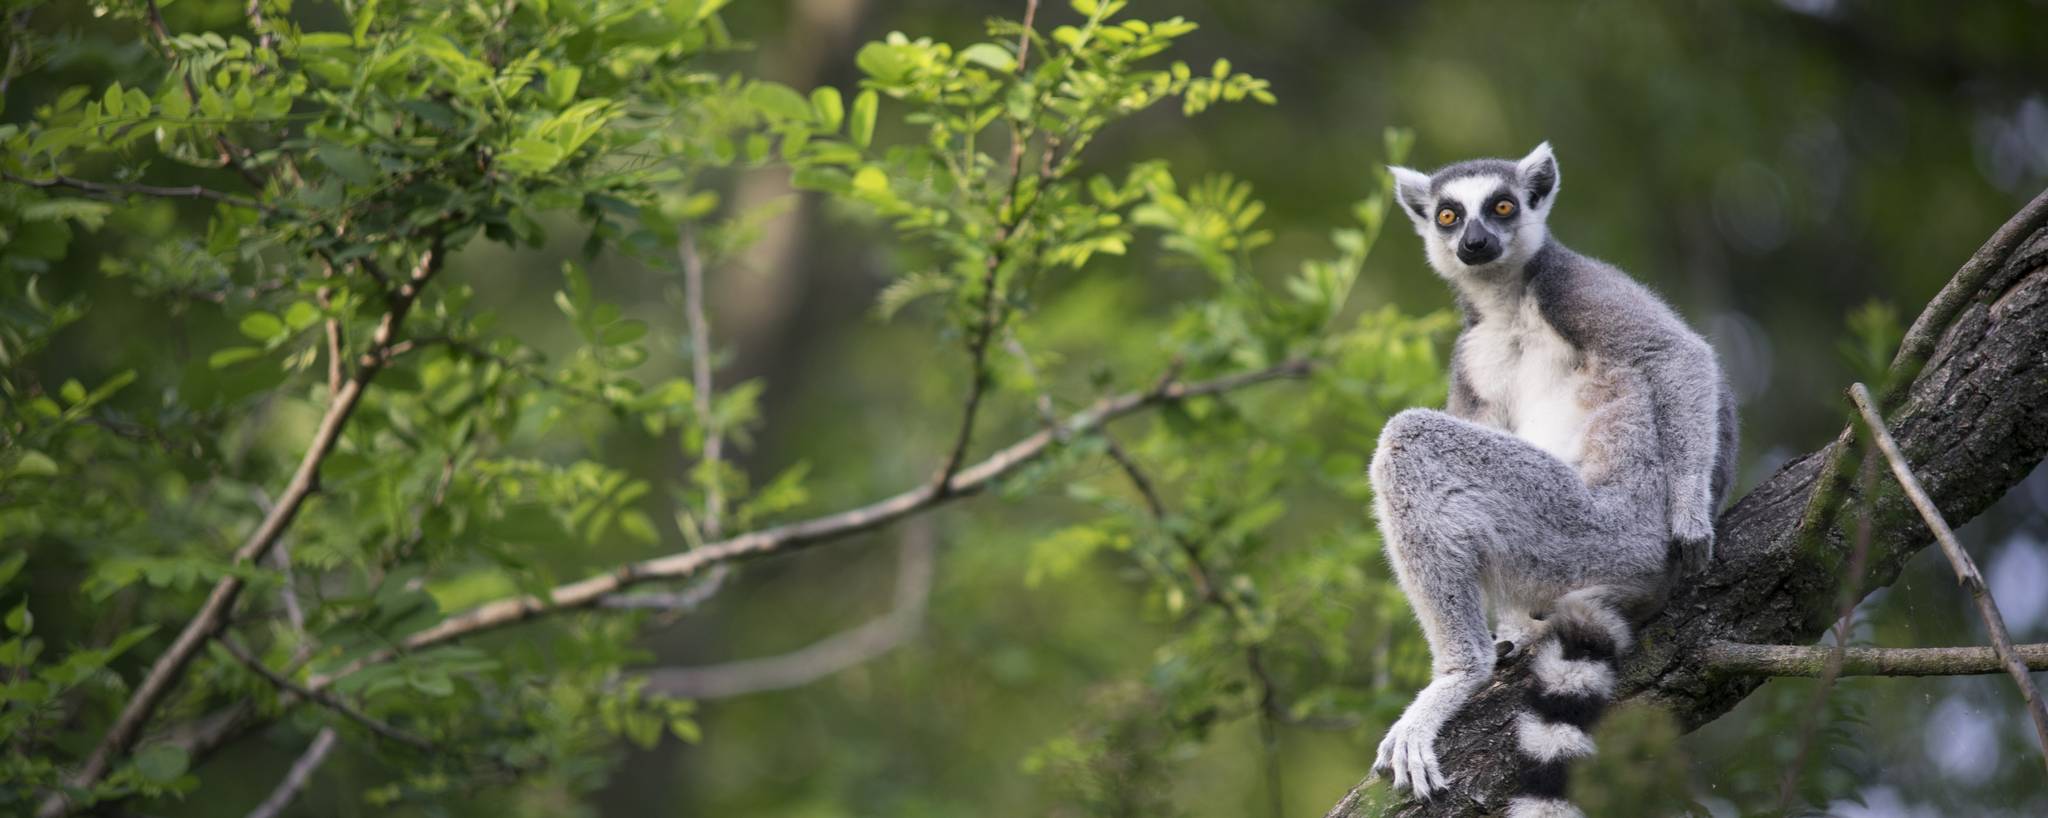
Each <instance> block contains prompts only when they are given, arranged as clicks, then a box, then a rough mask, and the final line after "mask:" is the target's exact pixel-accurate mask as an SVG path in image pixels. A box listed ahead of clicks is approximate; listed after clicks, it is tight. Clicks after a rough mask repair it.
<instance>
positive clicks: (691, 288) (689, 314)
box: [676, 224, 732, 607]
mask: <svg viewBox="0 0 2048 818" xmlns="http://www.w3.org/2000/svg"><path fill="white" fill-rule="evenodd" d="M676 255H677V257H678V259H679V260H680V261H681V262H682V265H683V317H684V320H685V322H686V323H688V324H689V327H690V380H691V385H692V386H694V387H696V388H694V389H692V390H691V393H692V397H693V398H694V400H693V401H692V405H693V406H694V407H695V410H696V413H697V425H698V427H699V428H701V429H702V430H703V434H704V449H703V455H702V457H703V463H702V468H703V470H704V517H703V521H702V522H701V523H700V524H699V525H698V529H699V531H700V532H701V533H702V534H703V536H704V539H707V540H716V539H718V538H719V537H722V536H725V490H724V489H723V488H722V487H721V484H720V481H721V480H722V479H723V477H722V476H721V475H720V474H719V469H720V466H721V464H722V463H723V462H724V458H725V433H724V432H725V430H723V429H720V428H719V426H718V414H717V413H716V412H715V411H714V410H713V407H712V401H711V397H712V392H711V390H712V388H713V382H712V380H711V363H712V360H711V359H712V357H713V356H712V354H711V320H710V316H709V315H708V314H707V311H706V310H705V307H704V303H705V301H704V256H703V254H701V253H699V252H698V251H697V232H696V228H695V227H694V226H692V225H688V224H686V225H683V235H682V238H681V239H680V240H679V241H678V242H677V245H676ZM730 573H732V567H731V566H729V565H726V564H724V563H720V564H718V565H717V566H715V567H713V568H712V569H711V573H710V575H709V576H706V577H705V578H704V582H703V584H701V585H699V586H697V587H696V588H692V589H691V590H692V591H693V592H695V596H696V597H697V600H696V602H695V603H693V604H692V605H691V607H695V606H696V604H701V602H702V601H703V600H704V599H709V598H710V597H712V596H713V595H715V594H717V593H718V590H719V589H720V588H723V587H725V580H726V576H727V575H728V574H730Z"/></svg>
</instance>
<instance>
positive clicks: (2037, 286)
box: [1332, 192, 2048, 816]
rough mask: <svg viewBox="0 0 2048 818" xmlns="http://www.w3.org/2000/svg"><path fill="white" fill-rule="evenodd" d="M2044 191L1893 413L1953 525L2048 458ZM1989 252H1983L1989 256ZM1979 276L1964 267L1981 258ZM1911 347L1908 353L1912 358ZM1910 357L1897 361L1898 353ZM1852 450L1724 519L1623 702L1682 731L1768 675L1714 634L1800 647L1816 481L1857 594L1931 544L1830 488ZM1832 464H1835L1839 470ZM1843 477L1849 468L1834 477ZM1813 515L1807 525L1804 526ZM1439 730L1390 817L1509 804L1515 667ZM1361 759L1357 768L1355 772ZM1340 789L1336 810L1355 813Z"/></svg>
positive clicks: (1824, 574)
mask: <svg viewBox="0 0 2048 818" xmlns="http://www.w3.org/2000/svg"><path fill="white" fill-rule="evenodd" d="M2044 208H2048V192H2044V193H2043V194H2042V196H2041V197H2039V198H2036V199H2035V200H2034V201H2033V203H2032V204H2029V205H2028V206H2027V207H2026V208H2025V209H2023V210H2021V211H2020V213H2019V214H2018V215H2017V216H2015V217H2014V219H2013V220H2012V221H2010V222H2008V223H2007V225H2006V227H2005V228H2003V229H2001V230H1999V231H1998V233H1997V234H1996V235H1994V236H1993V237H1992V239H1991V241H1989V242H1987V243H1986V244H1985V246H1984V249H1981V250H1979V251H1978V252H1977V254H1976V256H1974V257H1973V258H1983V259H1986V261H1985V262H1982V263H1976V262H1973V263H1972V264H1970V265H1966V266H1965V268H1964V270H1963V272H1967V273H1971V277H1972V278H1973V279H1974V280H1970V281H1964V280H1962V278H1963V277H1962V276H1960V275H1959V277H1958V280H1956V281H1952V282H1951V283H1950V285H1949V287H1947V288H1944V293H1951V295H1945V296H1938V297H1937V298H1936V303H1935V304H1933V305H1931V306H1930V307H1929V308H1928V312H1927V313H1924V314H1923V315H1922V316H1921V317H1920V319H1919V320H1917V321H1915V323H1914V326H1915V327H1918V328H1920V331H1919V332H1917V333H1909V337H1911V336H1914V335H1920V336H1925V335H1928V334H1930V333H1931V334H1932V338H1933V340H1932V342H1931V343H1928V342H1926V341H1911V342H1910V343H1909V347H1910V349H1909V351H1910V350H1911V349H1923V348H1924V350H1925V362H1924V365H1923V366H1919V367H1917V368H1912V371H1914V372H1915V373H1916V374H1915V375H1914V376H1912V377H1909V378H1904V379H1897V380H1895V381H1894V383H1893V386H1892V388H1893V389H1895V390H1897V392H1896V395H1895V401H1896V403H1895V406H1894V408H1892V409H1891V410H1889V411H1891V417H1890V418H1889V422H1890V426H1891V431H1892V434H1893V435H1894V436H1895V437H1896V443H1897V445H1898V449H1899V451H1900V454H1901V455H1902V457H1903V459H1904V460H1906V461H1907V462H1910V463H1912V464H1913V471H1914V472H1915V473H1916V474H1917V475H1918V476H1919V477H1920V479H1921V480H1922V481H1923V488H1924V489H1925V494H1926V495H1927V498H1928V499H1929V500H1931V501H1932V503H1933V506H1934V507H1935V508H1936V509H1938V510H1939V511H1940V512H1941V514H1942V515H1944V516H1945V517H1946V518H1947V519H1951V520H1967V519H1969V518H1971V517H1973V516H1975V515H1976V514H1977V513H1978V512H1980V511H1982V510H1983V509H1984V508H1986V507H1987V506H1989V505H1991V504H1992V503H1993V502H1995V501H1997V500H1998V499H1999V498H2000V497H2002V496H2004V495H2005V493H2006V492H2007V490H2008V489H2010V488H2011V487H2012V486H2014V485H2016V484H2017V483H2019V481H2020V480H2021V479H2022V478H2024V477H2026V475H2027V474H2028V473H2029V472H2031V471H2032V470H2033V469H2034V468H2035V467H2036V466H2037V465H2039V464H2040V463H2041V460H2042V457H2043V455H2044V454H2048V232H2044V229H2043V227H2042V224H2043V219H2044V218H2048V217H2044V216H2043V211H2044ZM1992 260H1995V261H1992ZM1980 267H1981V268H1982V271H1981V272H1973V271H1975V270H1977V269H1978V268H1980ZM1915 354H1918V353H1915ZM1911 359H1912V356H1908V357H1907V358H1906V359H1905V360H1906V361H1907V362H1910V361H1911ZM1850 445H1854V443H1853V442H1852V440H1851V436H1850V435H1847V434H1846V433H1845V434H1844V435H1843V436H1842V437H1840V438H1838V439H1837V440H1836V442H1835V443H1833V444H1832V445H1830V446H1828V447H1825V448H1822V449H1820V450H1818V451H1816V452H1813V453H1810V454H1808V455H1805V456H1803V457H1799V458H1796V459H1794V460H1793V461H1791V462H1789V463H1787V464H1786V465H1785V466H1784V467H1782V468H1780V469H1779V470H1778V472H1777V473H1776V474H1774V475H1772V476H1771V477H1769V478H1768V479H1766V480H1764V481H1763V483H1762V484H1760V485H1758V486H1757V487H1756V489H1755V490H1753V491H1751V492H1750V493H1749V494H1748V495H1747V496H1744V497H1743V498H1741V499H1740V500H1738V501H1736V502H1735V504H1734V505H1733V506H1732V507H1730V508H1729V509H1728V510H1727V511H1726V512H1725V513H1723V514H1722V515H1721V516H1720V518H1719V520H1718V525H1717V526H1716V533H1717V539H1718V541H1719V543H1720V544H1721V545H1720V547H1718V548H1717V549H1716V551H1717V552H1718V555H1717V557H1716V561H1715V563H1714V566H1713V570H1712V571H1710V572H1708V573H1706V574H1702V575H1699V576H1697V577H1694V578H1691V579H1690V581H1688V582H1686V583H1682V584H1681V585H1680V587H1678V588H1676V589H1675V590H1674V592H1673V594H1672V597H1671V600H1670V602H1669V603H1668V604H1667V605H1666V606H1665V608H1664V610H1663V612H1662V613H1660V614H1658V615H1657V616H1656V617H1654V618H1653V619H1651V620H1650V622H1648V623H1647V624H1646V625H1645V627H1644V629H1643V638H1642V639H1640V640H1639V643H1640V645H1641V647H1640V648H1639V649H1638V650H1637V652H1636V653H1635V654H1634V655H1633V656H1631V657H1630V658H1629V660H1628V661H1627V662H1626V663H1625V666H1624V669H1623V679H1622V689H1621V690H1620V691H1619V692H1620V693H1621V694H1622V695H1625V696H1643V697H1646V698H1647V699H1648V700H1650V701H1652V702H1654V703H1656V704H1658V705H1660V706H1662V707H1664V708H1665V709H1667V710H1668V711H1669V712H1670V713H1671V714H1672V715H1674V716H1675V717H1676V718H1677V720H1678V721H1679V722H1680V723H1681V724H1682V725H1684V726H1685V727H1686V728H1687V729H1691V728H1696V727H1698V726H1700V725H1702V724H1705V723H1706V722H1709V721H1712V720H1713V719H1715V718H1716V717H1718V716H1720V715H1721V714H1722V713H1725V712H1727V711H1728V710H1729V709H1730V708H1732V707H1734V706H1735V705H1736V704H1737V703H1739V702H1741V701H1742V700H1743V699H1744V698H1745V697H1747V696H1748V695H1749V694H1750V692H1752V691H1753V690H1755V689H1756V687H1757V686H1758V685H1759V684H1762V682H1763V680H1764V678H1765V677H1762V676H1758V675H1755V674H1745V673H1729V672H1726V671H1724V670H1722V669H1720V668H1717V667H1715V666H1714V665H1713V664H1711V663H1710V662H1708V661H1707V660H1706V657H1707V655H1708V653H1709V650H1708V649H1709V646H1711V645H1713V644H1715V643H1719V642H1736V643H1746V644H1760V645H1771V644H1808V643H1811V642H1812V641H1814V640H1815V639H1816V638H1818V637H1819V635H1820V634H1821V633H1822V632H1823V631H1824V630H1826V629H1827V627H1828V626H1829V625H1830V624H1831V623H1832V621H1833V620H1834V618H1835V616H1834V614H1835V613H1836V608H1835V603H1836V601H1837V600H1838V594H1839V589H1840V587H1841V585H1842V583H1843V574H1844V571H1843V568H1844V566H1845V563H1846V562H1847V561H1848V557H1849V553H1850V551H1851V550H1852V545H1853V537H1854V534H1853V531H1852V530H1851V527H1850V526H1847V525H1845V524H1844V522H1845V521H1844V520H1843V519H1841V516H1842V515H1838V514H1830V515H1827V516H1826V517H1825V519H1824V520H1810V519H1809V515H1807V514H1806V512H1807V511H1808V506H1809V503H1810V502H1811V501H1812V500H1814V496H1815V494H1816V492H1817V491H1831V490H1840V491H1842V492H1843V493H1844V494H1845V495H1847V496H1848V497H1851V498H1854V499H1859V500H1863V501H1867V502H1868V503H1870V506H1869V508H1870V510H1871V519H1872V531H1871V546H1870V553H1869V563H1868V569H1867V570H1866V571H1865V572H1863V577H1862V582H1861V583H1860V584H1861V590H1860V591H1859V592H1858V596H1861V595H1864V594H1868V593H1869V592H1870V591H1871V590H1874V589H1876V588H1879V587H1883V586H1885V585H1888V584H1890V583H1891V582H1892V581H1893V580H1895V579H1897V577H1898V575H1899V572H1900V570H1901V569H1902V568H1903V567H1904V565H1905V564H1906V561H1907V560H1908V559H1910V558H1911V557H1912V556H1913V555H1914V554H1916V553H1918V552H1919V551H1920V550H1921V549H1923V548H1925V547H1926V546H1927V544H1928V542H1929V539H1930V538H1929V536H1928V529H1927V527H1926V525H1925V524H1924V523H1922V521H1921V520H1920V519H1919V518H1918V516H1917V515H1916V514H1915V513H1914V510H1913V508H1912V506H1911V504H1910V502H1909V501H1908V499H1907V498H1906V497H1905V495H1904V493H1903V492H1902V491H1900V490H1898V489H1897V487H1895V486H1892V485H1890V484H1889V483H1883V482H1880V484H1879V485H1878V486H1876V487H1875V488H1874V490H1872V491H1870V492H1868V493H1867V494H1868V496H1867V497H1862V498H1856V497H1855V495H1856V494H1857V493H1859V489H1858V487H1856V486H1854V485H1853V484H1854V483H1855V481H1853V480H1841V481H1840V482H1841V483H1846V484H1848V485H1844V486H1839V487H1837V488H1828V487H1827V486H1826V484H1825V481H1823V479H1822V474H1823V472H1824V469H1823V468H1822V467H1823V465H1824V464H1828V463H1839V461H1838V460H1837V459H1836V457H1835V455H1837V454H1838V453H1840V452H1841V450H1842V448H1843V447H1845V446H1850ZM1833 471H1834V472H1835V473H1837V474H1839V473H1840V472H1841V471H1843V470H1842V469H1841V467H1840V466H1839V465H1837V466H1836V467H1835V468H1834V469H1833ZM1845 476H1846V475H1845ZM1809 522H1812V523H1814V524H1811V525H1809V524H1808V523H1809ZM1495 681H1496V684H1493V685H1490V686H1488V687H1486V688H1484V689H1483V690H1482V691H1481V692H1480V693H1479V694H1478V695H1476V696H1474V697H1473V699H1472V701H1470V702H1468V703H1467V704H1466V706H1465V707H1464V709H1462V710H1461V711H1460V712H1459V713H1458V715H1457V716H1455V717H1454V718H1453V719H1452V720H1451V721H1450V722H1449V723H1448V724H1446V725H1445V728H1444V730H1443V733H1442V734H1441V735H1440V736H1439V737H1438V739H1437V753H1438V755H1439V757H1440V758H1441V759H1442V761H1443V765H1444V772H1445V773H1447V774H1449V777H1450V778H1451V780H1452V788H1451V793H1450V794H1449V795H1448V796H1445V797H1438V798H1437V799H1436V800H1435V801H1434V802H1429V803H1422V802H1414V801H1405V802H1402V803H1400V804H1398V805H1396V806H1395V807H1393V808H1392V809H1390V810H1389V811H1388V812H1387V814H1388V815H1395V816H1477V815H1482V814H1485V813H1486V812H1487V811H1488V810H1489V809H1493V808H1497V807H1498V806H1499V805H1500V804H1502V803H1504V802H1505V798H1506V795H1507V793H1508V791H1509V790H1510V789H1511V786H1512V781H1513V778H1514V762H1513V759H1514V758H1515V753H1514V742H1515V738H1514V736H1515V731H1514V726H1513V725H1514V718H1515V715H1516V714H1517V713H1518V712H1520V710H1521V703H1522V701H1523V695H1524V694H1523V689H1524V685H1526V684H1528V682H1529V674H1528V670H1527V667H1526V664H1525V663H1510V666H1508V667H1504V668H1502V669H1501V670H1500V671H1499V672H1498V674H1497V676H1496V679H1495ZM1364 763H1365V762H1364V761H1363V760H1361V762H1360V765H1361V766H1364ZM1363 787H1364V784H1361V785H1360V787H1359V788H1355V789H1354V795H1347V796H1346V798H1345V801H1344V802H1342V803H1340V805H1339V806H1340V808H1339V809H1338V810H1335V811H1333V813H1332V814H1333V815H1337V816H1344V815H1351V814H1354V813H1355V812H1356V807H1357V806H1358V805H1359V804H1361V803H1363V801H1364V799H1361V798H1359V797H1355V795H1356V791H1357V790H1362V788H1363Z"/></svg>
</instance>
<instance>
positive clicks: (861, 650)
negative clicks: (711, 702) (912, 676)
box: [647, 525, 934, 699]
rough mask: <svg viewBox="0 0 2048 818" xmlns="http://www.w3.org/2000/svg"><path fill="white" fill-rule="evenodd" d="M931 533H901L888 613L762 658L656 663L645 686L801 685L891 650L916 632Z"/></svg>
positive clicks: (714, 695) (928, 579)
mask: <svg viewBox="0 0 2048 818" xmlns="http://www.w3.org/2000/svg"><path fill="white" fill-rule="evenodd" d="M933 545H934V543H933V537H932V532H931V527H930V526H929V525H913V526H910V527H909V528H908V529H907V530H905V531H904V533H903V545H902V547H901V548H900V549H899V551H898V555H897V557H896V591H895V596H894V602H893V604H892V607H891V608H890V610H889V612H888V613H886V614H883V615H882V616H880V617H877V618H875V619H873V620H871V621H869V622H866V623H863V624H861V625H859V626H858V627H855V628H852V629H850V630H845V631H841V632H839V633H836V634H833V635H832V636H828V637H826V638H825V639H822V640H820V641H817V642H814V643H811V644H810V645H807V646H805V647H802V648H799V649H797V650H794V651H791V652H789V653H785V654H782V655H780V656H771V657H767V658H762V659H745V660H741V661H736V662H728V663H725V664H720V665H712V666H710V667H674V668H657V669H654V670H652V671H649V672H648V673H647V681H648V684H647V689H648V690H650V691H654V692H658V693H663V694H667V695H670V696H680V697H682V698H687V699H720V698H729V697H732V696H743V695H746V694H748V693H762V692H767V691H771V690H787V689H789V688H792V687H801V686H803V685H807V684H810V683H811V682H814V681H817V680H819V679H822V678H825V677H826V676H830V675H832V674H834V673H838V672H839V671H842V670H845V669H847V668H850V667H854V666H856V665H860V664H863V663H866V662H868V661H871V660H873V659H875V658H876V657H879V656H881V655H883V654H885V653H888V652H889V651H892V650H895V649H896V648H897V647H899V646H901V645H902V644H903V643H904V642H907V641H910V639H911V638H912V637H914V636H916V635H917V630H918V628H919V627H920V626H921V625H922V624H923V622H924V610H925V602H926V600H927V599H928V598H929V597H930V596H931V591H932V552H933V550H934V549H933Z"/></svg>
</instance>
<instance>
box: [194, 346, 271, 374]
mask: <svg viewBox="0 0 2048 818" xmlns="http://www.w3.org/2000/svg"><path fill="white" fill-rule="evenodd" d="M262 355H263V348H262V347H228V348H227V349H223V350H220V351H219V352H215V353H213V354H212V355H208V356H206V365H207V366H208V367H211V368H213V369H225V368H227V367H230V366H233V365H235V364H238V363H241V362H243V361H246V360H249V359H250V358H257V357H261V356H262Z"/></svg>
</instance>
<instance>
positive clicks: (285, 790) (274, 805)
mask: <svg viewBox="0 0 2048 818" xmlns="http://www.w3.org/2000/svg"><path fill="white" fill-rule="evenodd" d="M255 2H256V0H250V6H251V8H253V7H254V5H255ZM333 749H334V728H332V727H322V728H320V732H318V733H315V734H313V743H312V744H310V745H307V747H306V752H304V753H302V754H300V755H299V760H297V761H294V762H292V768H291V770H290V771H289V772H286V773H285V776H284V780H282V781H279V782H277V789H274V790H271V791H270V797H269V798H265V799H263V803H261V804H257V805H256V808H255V809H252V810H249V818H277V815H278V813H281V812H284V808H285V807H288V806H291V803H292V799H294V798H297V797H299V791H301V790H304V789H305V788H306V783H307V782H308V781H311V780H312V779H313V772H314V771H315V770H318V769H320V765H321V764H325V763H327V753H328V751H330V750H333Z"/></svg>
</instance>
